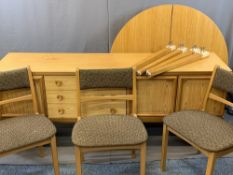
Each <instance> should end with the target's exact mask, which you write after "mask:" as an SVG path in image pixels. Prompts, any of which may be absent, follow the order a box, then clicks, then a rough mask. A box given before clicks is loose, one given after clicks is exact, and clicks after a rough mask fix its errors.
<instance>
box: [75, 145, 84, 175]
mask: <svg viewBox="0 0 233 175" xmlns="http://www.w3.org/2000/svg"><path fill="white" fill-rule="evenodd" d="M82 156H83V155H82V153H81V149H80V148H79V147H78V146H76V147H75V158H76V172H77V175H82V163H81V162H82Z"/></svg>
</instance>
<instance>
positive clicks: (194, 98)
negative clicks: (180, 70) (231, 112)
mask: <svg viewBox="0 0 233 175" xmlns="http://www.w3.org/2000/svg"><path fill="white" fill-rule="evenodd" d="M209 81H210V76H179V79H178V91H177V101H176V111H180V110H190V109H191V110H192V109H194V110H201V108H202V104H203V101H204V97H205V94H206V91H207V87H208V85H209ZM214 93H216V94H218V95H221V96H223V97H224V93H223V92H220V91H217V90H214ZM207 111H208V112H209V113H211V114H214V115H223V112H224V106H223V105H222V104H220V103H218V102H215V101H213V100H209V101H208V103H207Z"/></svg>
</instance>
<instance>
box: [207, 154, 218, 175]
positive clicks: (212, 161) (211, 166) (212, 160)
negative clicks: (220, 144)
mask: <svg viewBox="0 0 233 175" xmlns="http://www.w3.org/2000/svg"><path fill="white" fill-rule="evenodd" d="M215 161H216V154H215V153H210V154H209V156H208V162H207V167H206V173H205V175H212V174H213V171H214V165H215Z"/></svg>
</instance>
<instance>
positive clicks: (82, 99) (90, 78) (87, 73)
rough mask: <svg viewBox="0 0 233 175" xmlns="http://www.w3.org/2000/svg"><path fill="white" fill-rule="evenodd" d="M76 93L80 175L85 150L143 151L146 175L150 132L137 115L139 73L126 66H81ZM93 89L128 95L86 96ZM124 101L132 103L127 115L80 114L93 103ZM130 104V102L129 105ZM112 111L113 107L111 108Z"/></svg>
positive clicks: (142, 166)
mask: <svg viewBox="0 0 233 175" xmlns="http://www.w3.org/2000/svg"><path fill="white" fill-rule="evenodd" d="M76 77H77V96H78V106H77V110H78V121H77V123H76V124H75V126H74V128H73V131H72V141H73V143H74V145H75V157H76V169H77V175H81V174H82V168H81V163H82V162H83V161H84V160H85V159H84V153H86V152H96V151H114V150H132V152H134V151H135V150H140V175H145V171H146V170H145V169H146V141H147V137H148V136H147V131H146V129H145V127H144V125H143V123H142V121H141V120H140V119H138V118H137V116H136V108H137V104H136V72H135V70H134V69H132V68H124V69H80V70H79V69H78V70H77V71H76ZM90 89H99V90H101V89H102V90H103V89H104V90H114V89H123V90H126V92H127V93H125V94H123V95H122V94H114V95H113V94H111V95H106V94H105V95H100V94H98V95H93V94H92V95H89V96H88V95H83V92H85V91H88V90H90ZM103 101H118V102H119V101H123V102H124V101H125V102H128V103H129V102H130V105H129V106H130V109H131V110H130V111H129V113H127V114H126V115H119V114H115V111H114V110H113V111H112V112H113V114H103V115H94V116H81V111H82V105H83V104H86V103H90V102H95V103H97V102H103ZM127 106H128V104H127ZM110 111H111V109H110Z"/></svg>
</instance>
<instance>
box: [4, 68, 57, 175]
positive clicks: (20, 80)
mask: <svg viewBox="0 0 233 175" xmlns="http://www.w3.org/2000/svg"><path fill="white" fill-rule="evenodd" d="M21 88H28V89H30V93H29V94H27V95H20V96H17V97H14V98H8V99H4V100H0V106H3V105H8V104H12V105H14V104H15V103H23V102H24V101H32V105H33V106H32V108H33V114H27V115H26V114H24V115H22V116H21V115H18V116H17V117H15V116H14V117H13V116H12V117H9V116H8V117H7V118H6V117H3V115H2V114H0V119H1V120H0V157H3V156H7V155H9V154H14V153H17V152H21V151H25V150H28V149H31V148H35V147H42V146H43V145H47V144H50V145H51V153H52V159H53V167H54V173H55V175H59V165H58V157H57V147H56V137H55V133H56V128H55V126H54V125H53V123H52V122H51V121H50V120H49V119H48V118H47V117H45V116H43V115H39V112H38V104H37V97H36V93H35V87H34V83H33V77H32V72H31V70H30V67H27V68H21V69H15V70H10V71H2V72H0V91H1V93H4V91H10V90H17V89H21Z"/></svg>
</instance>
